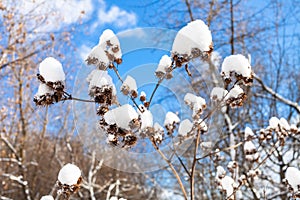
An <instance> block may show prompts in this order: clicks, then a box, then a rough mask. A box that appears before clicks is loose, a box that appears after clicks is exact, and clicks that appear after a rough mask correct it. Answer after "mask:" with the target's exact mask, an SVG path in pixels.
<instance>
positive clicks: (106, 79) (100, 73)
mask: <svg viewBox="0 0 300 200" xmlns="http://www.w3.org/2000/svg"><path fill="white" fill-rule="evenodd" d="M86 80H87V81H88V82H89V90H91V89H92V88H93V87H94V86H96V87H99V88H101V87H103V86H111V87H112V88H113V94H114V95H115V94H116V93H117V92H116V88H115V85H114V83H113V80H112V78H111V76H110V75H109V74H108V72H107V71H104V70H98V69H95V70H93V71H92V72H91V73H90V74H89V75H88V77H87V79H86Z"/></svg>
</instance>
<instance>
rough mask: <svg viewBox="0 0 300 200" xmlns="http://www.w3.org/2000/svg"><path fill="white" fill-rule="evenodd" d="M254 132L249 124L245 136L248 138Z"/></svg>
mask: <svg viewBox="0 0 300 200" xmlns="http://www.w3.org/2000/svg"><path fill="white" fill-rule="evenodd" d="M253 136H254V133H253V131H252V129H251V128H249V127H248V126H247V127H246V128H245V138H246V139H247V138H248V137H253Z"/></svg>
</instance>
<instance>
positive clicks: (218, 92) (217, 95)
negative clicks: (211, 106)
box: [210, 87, 228, 101]
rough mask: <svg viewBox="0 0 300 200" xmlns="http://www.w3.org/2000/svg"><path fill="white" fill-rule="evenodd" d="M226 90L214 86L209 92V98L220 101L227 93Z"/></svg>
mask: <svg viewBox="0 0 300 200" xmlns="http://www.w3.org/2000/svg"><path fill="white" fill-rule="evenodd" d="M227 93H228V91H227V90H225V89H224V88H221V87H214V88H213V89H212V91H211V93H210V99H212V100H217V101H221V100H223V98H224V97H225V96H226V95H227Z"/></svg>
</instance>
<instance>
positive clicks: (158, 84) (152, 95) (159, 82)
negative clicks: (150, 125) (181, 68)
mask: <svg viewBox="0 0 300 200" xmlns="http://www.w3.org/2000/svg"><path fill="white" fill-rule="evenodd" d="M173 64H174V60H172V63H171V66H170V67H172V66H173ZM176 68H177V66H175V67H172V70H171V71H173V70H174V69H176ZM165 77H166V74H165V75H164V76H163V77H162V78H161V79H159V80H158V82H157V83H156V85H155V88H154V90H153V92H152V94H151V97H150V100H149V107H150V104H151V101H152V99H153V97H154V94H155V92H156V90H157V89H158V87H159V86H160V84H161V83H162V82H163V80H164V79H165Z"/></svg>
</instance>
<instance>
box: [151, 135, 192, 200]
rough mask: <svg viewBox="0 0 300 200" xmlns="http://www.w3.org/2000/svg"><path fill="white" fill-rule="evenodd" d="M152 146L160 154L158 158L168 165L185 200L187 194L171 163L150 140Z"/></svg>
mask: <svg viewBox="0 0 300 200" xmlns="http://www.w3.org/2000/svg"><path fill="white" fill-rule="evenodd" d="M151 142H152V145H153V146H154V148H155V149H156V151H157V152H158V153H159V154H160V156H161V157H162V158H163V159H164V160H165V161H166V163H167V164H168V165H169V167H170V168H171V170H172V172H173V174H174V176H175V178H176V179H177V182H178V184H179V186H180V189H181V191H182V193H183V196H184V198H185V199H186V200H187V193H186V191H185V188H184V186H183V183H182V181H181V179H180V176H179V175H178V173H177V171H176V169H175V168H174V166H173V164H172V163H171V161H170V160H169V159H168V158H167V157H166V156H165V155H164V153H163V152H162V151H161V150H160V149H159V148H158V146H157V145H156V143H155V142H154V141H153V140H152V139H151Z"/></svg>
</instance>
